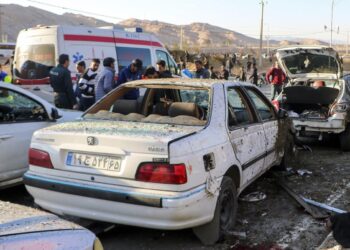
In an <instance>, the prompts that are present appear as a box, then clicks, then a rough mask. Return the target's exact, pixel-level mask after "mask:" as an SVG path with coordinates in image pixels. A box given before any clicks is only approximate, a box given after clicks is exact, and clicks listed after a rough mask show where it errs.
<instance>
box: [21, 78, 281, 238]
mask: <svg viewBox="0 0 350 250" xmlns="http://www.w3.org/2000/svg"><path fill="white" fill-rule="evenodd" d="M134 89H140V93H144V94H143V95H142V96H141V97H140V98H139V99H138V100H125V99H123V96H124V95H125V93H127V92H128V91H130V90H134ZM282 115H283V112H281V114H280V115H279V114H277V113H276V111H275V109H274V107H273V106H272V104H271V103H270V102H269V100H268V99H267V98H266V97H265V96H264V95H263V94H262V93H261V92H260V91H259V90H258V89H257V88H256V87H254V86H252V85H251V84H245V83H238V82H223V81H213V80H204V79H203V80H191V79H158V80H147V81H135V82H129V83H126V84H124V85H122V86H120V87H119V88H117V89H115V90H113V91H112V92H110V93H109V94H108V95H106V96H105V97H104V98H103V99H102V100H101V101H99V102H98V103H97V104H95V105H94V106H93V107H91V108H90V109H89V110H88V111H87V112H86V113H85V114H84V115H83V117H82V120H80V121H73V122H69V123H64V124H59V125H56V126H51V127H49V128H44V129H41V130H39V131H36V132H35V134H34V136H33V138H32V143H31V149H30V152H29V159H30V160H29V161H30V168H29V171H28V172H26V174H25V176H24V182H25V185H26V188H27V190H28V191H29V193H30V194H31V195H32V196H33V197H34V199H35V202H36V203H37V204H38V205H39V206H41V207H43V208H45V209H47V210H50V211H52V212H54V213H57V214H68V215H75V216H79V217H84V218H90V219H95V220H100V221H107V222H113V223H120V224H126V225H134V226H141V227H148V228H158V229H169V230H175V229H183V228H194V229H195V230H194V231H195V233H196V234H197V235H198V236H199V237H200V238H201V240H202V241H203V242H205V243H213V242H215V241H216V240H218V239H219V238H220V237H222V236H223V234H224V233H225V232H227V231H229V230H231V229H232V227H233V225H234V221H235V217H236V209H237V195H238V194H239V193H240V192H241V191H242V190H243V189H244V188H245V187H247V186H248V185H249V184H250V183H251V182H252V181H254V180H255V179H256V178H257V177H259V176H260V175H262V174H263V173H264V172H265V171H267V170H268V169H269V168H270V167H272V166H274V165H277V164H280V162H281V160H282V158H283V155H284V148H283V147H284V145H285V141H284V137H285V134H286V133H285V132H283V128H284V125H283V124H284V123H285V120H284V119H282ZM278 116H280V117H281V118H280V119H279V118H278Z"/></svg>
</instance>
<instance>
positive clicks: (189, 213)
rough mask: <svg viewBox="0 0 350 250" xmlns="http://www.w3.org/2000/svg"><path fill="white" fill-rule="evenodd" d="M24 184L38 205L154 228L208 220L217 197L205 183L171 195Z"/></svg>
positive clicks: (36, 181) (29, 180)
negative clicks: (212, 194)
mask: <svg viewBox="0 0 350 250" xmlns="http://www.w3.org/2000/svg"><path fill="white" fill-rule="evenodd" d="M24 184H25V185H26V188H27V190H28V192H29V193H30V194H31V195H32V196H33V197H34V199H35V203H37V204H38V205H39V206H41V207H43V208H45V209H47V210H50V211H52V212H54V213H57V214H61V215H63V214H67V215H73V216H78V217H82V218H88V219H93V220H99V221H106V222H111V223H118V224H125V225H132V226H140V227H147V228H156V229H168V230H175V229H183V228H190V227H195V226H198V225H202V224H205V223H207V222H210V221H211V220H212V218H213V214H214V210H215V206H216V200H217V197H215V196H211V195H208V194H207V192H206V190H205V185H201V186H199V187H196V188H194V189H192V190H188V191H185V192H174V193H173V194H172V195H169V194H168V193H167V194H164V195H162V194H161V193H159V192H157V194H154V195H152V194H150V193H149V192H141V191H137V192H135V191H133V189H132V188H130V189H125V188H123V189H120V188H119V189H118V187H116V186H112V185H103V186H101V185H97V184H95V183H91V182H81V181H76V180H74V181H73V180H69V181H67V180H61V179H55V178H52V177H46V176H41V175H36V174H34V173H31V172H30V171H29V172H27V173H26V174H25V175H24Z"/></svg>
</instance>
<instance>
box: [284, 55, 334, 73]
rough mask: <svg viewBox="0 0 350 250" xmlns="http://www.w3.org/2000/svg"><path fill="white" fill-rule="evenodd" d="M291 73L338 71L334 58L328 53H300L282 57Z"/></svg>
mask: <svg viewBox="0 0 350 250" xmlns="http://www.w3.org/2000/svg"><path fill="white" fill-rule="evenodd" d="M282 61H283V63H284V64H285V65H286V67H287V69H288V71H289V72H290V73H291V74H307V73H328V74H337V73H338V63H337V61H336V59H335V58H334V57H332V56H328V55H319V54H312V53H300V54H295V55H291V56H286V57H284V58H282Z"/></svg>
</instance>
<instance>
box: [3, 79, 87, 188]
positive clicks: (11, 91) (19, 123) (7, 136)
mask: <svg viewBox="0 0 350 250" xmlns="http://www.w3.org/2000/svg"><path fill="white" fill-rule="evenodd" d="M81 114H82V112H78V111H73V110H60V109H56V108H55V106H54V105H52V104H50V103H48V102H47V101H45V100H43V99H42V98H40V97H38V96H36V95H34V94H32V93H30V92H29V91H27V90H25V89H22V88H20V87H17V86H15V85H13V84H9V83H4V82H0V159H1V162H0V188H5V187H8V186H12V185H15V184H20V183H21V181H22V176H23V174H24V172H25V171H26V170H27V169H28V150H29V145H30V140H31V138H32V135H33V132H34V131H35V130H38V129H41V128H44V127H47V126H51V125H54V124H56V123H59V122H64V121H71V120H74V119H76V118H78V117H79V116H80V115H81Z"/></svg>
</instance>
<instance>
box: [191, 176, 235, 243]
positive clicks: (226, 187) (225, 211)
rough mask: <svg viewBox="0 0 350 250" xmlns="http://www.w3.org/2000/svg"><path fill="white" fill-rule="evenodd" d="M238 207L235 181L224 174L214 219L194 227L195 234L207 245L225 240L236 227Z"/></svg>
mask: <svg viewBox="0 0 350 250" xmlns="http://www.w3.org/2000/svg"><path fill="white" fill-rule="evenodd" d="M237 207H238V202H237V190H236V186H235V183H234V182H233V180H232V179H231V178H230V177H228V176H224V177H223V179H222V182H221V186H220V194H219V197H218V200H217V202H216V207H215V212H214V218H213V220H212V221H211V222H209V223H207V224H205V225H202V226H199V227H195V228H193V232H194V234H195V235H196V236H197V237H198V238H199V240H200V241H201V242H202V243H203V244H205V245H212V244H215V243H216V242H217V241H220V240H223V239H224V237H225V235H226V234H227V233H228V232H230V231H231V230H232V229H233V227H234V224H235V221H236V215H237Z"/></svg>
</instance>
